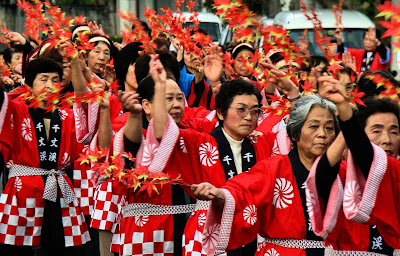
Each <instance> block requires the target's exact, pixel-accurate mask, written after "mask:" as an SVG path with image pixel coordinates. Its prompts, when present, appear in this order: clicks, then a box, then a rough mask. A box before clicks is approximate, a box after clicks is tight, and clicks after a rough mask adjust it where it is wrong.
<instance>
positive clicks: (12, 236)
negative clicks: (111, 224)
mask: <svg viewBox="0 0 400 256" xmlns="http://www.w3.org/2000/svg"><path fill="white" fill-rule="evenodd" d="M88 108H89V110H90V111H89V112H95V113H97V110H98V106H97V104H94V105H89V107H88ZM57 111H59V116H60V120H61V139H60V144H59V145H60V146H59V147H60V148H59V154H58V162H57V169H68V168H69V167H70V165H71V164H72V163H73V161H74V160H75V159H77V158H78V155H79V153H80V152H81V150H82V147H83V146H82V145H81V144H80V143H79V142H78V141H80V142H83V143H89V142H90V141H91V138H92V137H93V134H94V127H95V123H96V118H94V119H93V118H92V117H90V116H89V117H88V116H86V112H85V110H84V109H83V108H82V106H74V111H73V110H70V109H66V110H57ZM93 114H94V113H93ZM94 116H96V115H95V114H94ZM52 129H53V128H52ZM36 136H37V135H36V132H35V127H34V124H33V121H32V119H31V116H30V114H29V109H28V106H27V105H26V104H25V103H24V102H21V101H11V100H10V99H9V98H8V97H7V96H6V95H5V97H4V102H3V105H2V107H1V111H0V145H1V152H2V154H3V157H4V160H5V162H6V163H7V168H8V169H9V168H11V166H13V165H23V166H28V167H36V168H39V167H40V160H39V150H38V143H37V139H36ZM63 177H64V178H65V180H66V181H67V183H68V185H69V186H70V188H71V189H73V185H72V182H71V180H70V179H69V178H68V176H67V175H63ZM43 192H44V181H43V178H42V176H41V175H36V176H17V177H11V178H10V179H9V180H8V182H7V184H6V186H5V188H4V191H3V193H2V195H1V198H0V224H1V228H0V243H5V244H11V245H25V246H38V245H40V240H41V228H42V223H43V214H44V205H45V200H44V199H43ZM60 195H61V199H60V206H61V215H62V226H63V229H64V240H65V246H66V247H68V246H76V245H81V244H85V243H86V242H87V241H89V240H90V237H89V233H88V231H87V227H86V223H85V219H84V217H83V214H82V212H81V210H80V207H79V204H78V200H77V199H76V198H75V199H74V200H73V202H71V203H69V204H67V203H65V201H64V200H63V198H62V194H61V193H60ZM60 221H61V220H60Z"/></svg>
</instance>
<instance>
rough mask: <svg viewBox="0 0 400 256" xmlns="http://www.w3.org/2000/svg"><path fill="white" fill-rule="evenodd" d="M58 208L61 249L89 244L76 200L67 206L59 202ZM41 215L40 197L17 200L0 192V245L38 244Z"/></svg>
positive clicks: (42, 210) (15, 197) (42, 211)
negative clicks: (63, 240) (62, 235)
mask: <svg viewBox="0 0 400 256" xmlns="http://www.w3.org/2000/svg"><path fill="white" fill-rule="evenodd" d="M61 197H62V195H61ZM60 207H61V217H62V225H63V231H64V237H65V246H66V247H69V246H77V245H82V244H85V243H86V242H88V241H90V236H89V232H88V229H87V226H86V222H85V219H84V217H83V214H82V213H81V211H80V208H79V205H78V201H77V199H75V200H74V201H73V202H72V203H70V204H67V203H65V200H60ZM43 216H44V200H43V199H42V198H40V197H38V198H17V195H11V194H6V193H3V194H2V195H1V197H0V243H4V244H11V245H25V246H38V245H40V238H41V231H42V224H43Z"/></svg>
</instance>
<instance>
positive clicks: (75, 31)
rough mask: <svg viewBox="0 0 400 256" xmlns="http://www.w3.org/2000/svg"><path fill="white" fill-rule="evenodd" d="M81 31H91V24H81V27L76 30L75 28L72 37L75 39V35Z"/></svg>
mask: <svg viewBox="0 0 400 256" xmlns="http://www.w3.org/2000/svg"><path fill="white" fill-rule="evenodd" d="M81 31H90V28H89V26H80V27H77V28H76V29H75V30H74V32H73V33H72V37H71V38H72V39H74V37H75V36H76V34H78V32H81Z"/></svg>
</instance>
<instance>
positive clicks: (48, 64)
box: [25, 58, 63, 87]
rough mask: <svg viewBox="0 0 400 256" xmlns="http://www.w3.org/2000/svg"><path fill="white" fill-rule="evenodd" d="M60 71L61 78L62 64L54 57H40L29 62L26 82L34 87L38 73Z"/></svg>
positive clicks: (26, 70)
mask: <svg viewBox="0 0 400 256" xmlns="http://www.w3.org/2000/svg"><path fill="white" fill-rule="evenodd" d="M53 72H54V73H55V72H56V73H58V75H59V77H60V79H61V78H62V76H63V70H62V68H61V66H60V65H59V64H58V63H57V62H55V61H54V60H52V59H49V58H38V59H35V60H32V61H31V62H29V63H28V65H27V66H26V69H25V84H27V85H28V86H30V87H32V86H33V81H35V78H36V76H37V75H38V74H41V73H53Z"/></svg>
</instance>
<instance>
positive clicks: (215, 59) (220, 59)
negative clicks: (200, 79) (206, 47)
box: [204, 45, 224, 82]
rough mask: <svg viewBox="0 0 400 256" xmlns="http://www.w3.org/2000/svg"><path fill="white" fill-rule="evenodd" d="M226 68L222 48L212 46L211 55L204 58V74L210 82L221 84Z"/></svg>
mask: <svg viewBox="0 0 400 256" xmlns="http://www.w3.org/2000/svg"><path fill="white" fill-rule="evenodd" d="M223 66H224V54H223V53H222V49H221V47H219V46H218V45H212V46H211V47H210V53H209V54H208V55H207V56H206V57H205V58H204V74H205V76H206V77H207V78H208V80H209V81H213V82H217V81H218V82H219V80H220V77H221V75H222V70H223Z"/></svg>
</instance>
